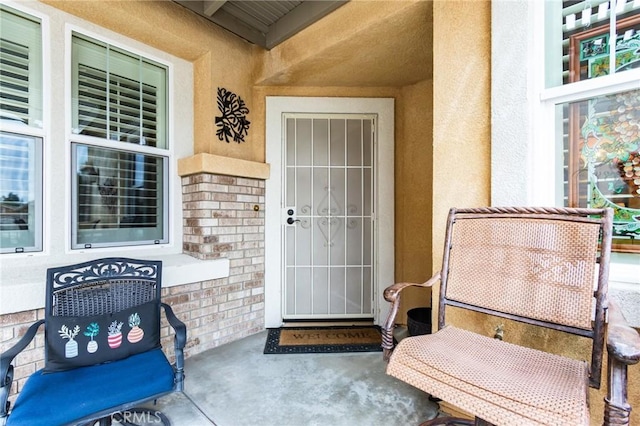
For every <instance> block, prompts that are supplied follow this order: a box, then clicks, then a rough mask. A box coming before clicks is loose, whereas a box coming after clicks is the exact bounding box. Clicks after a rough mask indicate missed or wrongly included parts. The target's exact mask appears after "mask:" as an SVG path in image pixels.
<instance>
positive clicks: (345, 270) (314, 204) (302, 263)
mask: <svg viewBox="0 0 640 426" xmlns="http://www.w3.org/2000/svg"><path fill="white" fill-rule="evenodd" d="M284 120H285V129H286V131H285V149H284V152H283V155H284V157H285V158H283V163H284V164H285V167H284V176H283V182H284V191H283V194H284V195H283V196H284V211H283V215H282V218H283V220H282V226H283V233H284V234H283V241H284V274H283V276H284V288H283V309H284V312H283V318H284V319H285V320H286V319H309V320H321V319H349V318H359V319H360V318H372V317H373V312H372V305H373V304H372V298H373V290H372V289H373V280H372V276H373V273H372V272H373V271H372V259H373V247H374V242H373V232H372V230H373V226H372V220H373V218H374V215H373V213H374V212H373V208H372V206H373V193H374V192H373V191H374V187H373V186H374V185H373V182H374V170H373V165H374V164H375V162H374V151H375V150H374V142H375V115H354V114H348V115H345V114H340V115H335V114H331V115H327V114H324V115H309V114H285V115H284Z"/></svg>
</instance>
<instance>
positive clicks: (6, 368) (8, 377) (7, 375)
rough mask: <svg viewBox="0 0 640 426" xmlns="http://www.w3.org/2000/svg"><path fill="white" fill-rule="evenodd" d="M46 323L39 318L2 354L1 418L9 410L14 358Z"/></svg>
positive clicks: (0, 355) (0, 367)
mask: <svg viewBox="0 0 640 426" xmlns="http://www.w3.org/2000/svg"><path fill="white" fill-rule="evenodd" d="M42 324H44V320H39V321H36V322H34V323H33V324H31V326H30V327H29V328H28V329H27V332H26V333H25V334H24V336H22V338H21V339H20V340H19V341H18V343H16V344H15V345H13V346H12V347H10V348H9V349H8V350H7V351H5V352H3V353H2V354H0V419H2V418H4V417H6V416H7V414H8V412H9V403H8V402H7V400H8V399H9V392H10V391H11V383H12V382H13V365H11V362H12V361H13V359H14V358H15V357H16V356H17V355H18V354H19V353H20V352H22V351H23V350H24V349H25V348H26V347H27V346H29V343H31V341H32V340H33V338H34V337H35V335H36V333H37V332H38V328H40V326H41V325H42Z"/></svg>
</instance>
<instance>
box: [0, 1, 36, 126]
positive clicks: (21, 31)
mask: <svg viewBox="0 0 640 426" xmlns="http://www.w3.org/2000/svg"><path fill="white" fill-rule="evenodd" d="M0 117H1V118H2V120H3V122H5V123H8V122H9V121H11V122H14V123H15V122H18V123H21V124H26V125H28V126H33V127H38V128H40V127H42V37H41V30H40V22H38V21H37V20H36V19H35V18H31V17H27V16H26V15H24V14H21V13H20V12H18V11H15V10H13V9H11V8H8V7H6V6H2V5H0Z"/></svg>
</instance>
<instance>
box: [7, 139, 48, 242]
mask: <svg viewBox="0 0 640 426" xmlns="http://www.w3.org/2000/svg"><path fill="white" fill-rule="evenodd" d="M41 173H42V139H41V138H37V137H32V136H23V135H19V134H13V133H7V132H0V252H2V253H16V252H18V253H21V252H28V251H39V250H42V225H41V224H42V193H41V188H42V175H41Z"/></svg>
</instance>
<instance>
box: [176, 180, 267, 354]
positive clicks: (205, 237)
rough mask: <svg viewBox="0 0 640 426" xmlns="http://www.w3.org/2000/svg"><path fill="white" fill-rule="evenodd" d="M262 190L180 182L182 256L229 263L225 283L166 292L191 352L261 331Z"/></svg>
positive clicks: (255, 183)
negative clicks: (185, 329) (186, 333)
mask: <svg viewBox="0 0 640 426" xmlns="http://www.w3.org/2000/svg"><path fill="white" fill-rule="evenodd" d="M264 188H265V182H264V180H261V179H251V178H240V177H232V176H224V175H216V174H211V173H199V174H195V175H190V176H185V177H183V178H182V197H183V215H184V237H183V251H184V252H185V253H186V254H189V255H191V256H193V257H196V258H198V259H202V260H208V259H217V258H228V259H229V262H230V270H229V277H227V278H222V279H217V280H212V281H206V282H202V283H195V284H193V285H190V286H179V287H176V288H169V289H167V290H168V294H167V298H166V299H167V301H168V302H169V303H171V304H172V305H173V306H174V309H176V310H177V311H178V312H182V313H183V314H182V315H181V317H185V316H186V317H187V318H188V319H187V327H188V329H189V330H190V332H189V334H190V335H191V336H194V337H193V339H190V342H189V345H190V346H197V350H195V351H194V352H201V351H202V350H206V349H209V348H211V347H215V346H219V345H221V344H223V343H227V342H230V341H233V340H237V339H239V338H242V337H245V336H248V335H250V334H254V333H256V332H258V331H260V330H262V329H264V191H265V189H264Z"/></svg>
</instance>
